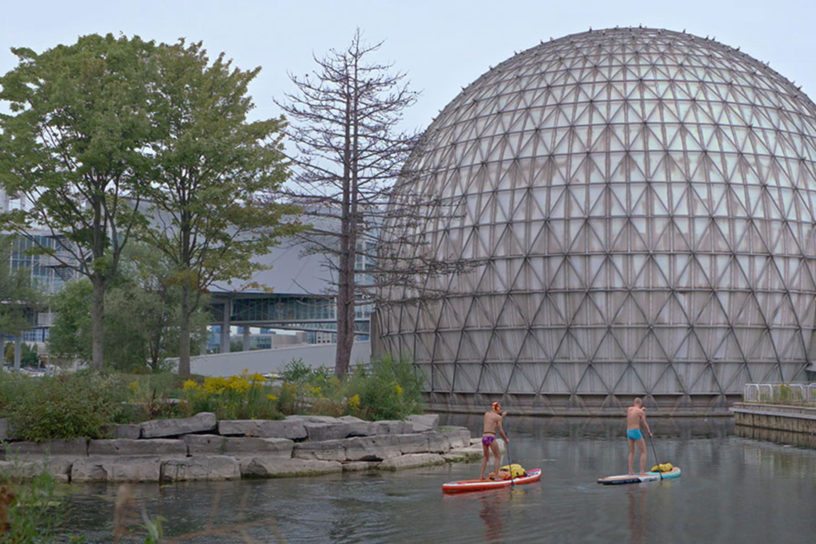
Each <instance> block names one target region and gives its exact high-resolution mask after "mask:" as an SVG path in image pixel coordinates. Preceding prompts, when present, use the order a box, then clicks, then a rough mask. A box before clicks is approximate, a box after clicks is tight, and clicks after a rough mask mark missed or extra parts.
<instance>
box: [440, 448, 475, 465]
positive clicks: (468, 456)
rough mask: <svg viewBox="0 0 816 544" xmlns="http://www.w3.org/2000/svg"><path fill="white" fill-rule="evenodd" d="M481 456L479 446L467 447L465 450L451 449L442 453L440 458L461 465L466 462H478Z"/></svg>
mask: <svg viewBox="0 0 816 544" xmlns="http://www.w3.org/2000/svg"><path fill="white" fill-rule="evenodd" d="M482 456H483V452H482V447H481V446H467V447H465V448H456V449H452V450H450V451H449V452H447V453H443V454H442V457H443V458H444V459H445V461H447V462H449V463H463V462H467V461H478V460H479V459H481V458H482Z"/></svg>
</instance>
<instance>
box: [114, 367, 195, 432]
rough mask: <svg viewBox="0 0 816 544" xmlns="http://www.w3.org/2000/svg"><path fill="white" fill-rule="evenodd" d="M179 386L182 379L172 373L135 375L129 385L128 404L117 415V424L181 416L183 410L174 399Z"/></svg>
mask: <svg viewBox="0 0 816 544" xmlns="http://www.w3.org/2000/svg"><path fill="white" fill-rule="evenodd" d="M124 378H125V376H123V379H124ZM179 386H180V378H179V377H178V375H176V374H172V373H170V372H159V373H155V374H144V375H133V376H132V379H131V380H130V381H128V383H127V392H128V394H127V399H126V401H127V404H126V405H124V406H123V407H122V409H121V410H120V412H119V413H118V414H117V416H116V423H138V422H141V421H145V420H148V419H158V418H172V417H177V416H179V415H180V414H181V412H182V409H181V408H180V407H179V405H178V402H174V400H175V399H173V397H174V396H178V394H179Z"/></svg>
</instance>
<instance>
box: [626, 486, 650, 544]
mask: <svg viewBox="0 0 816 544" xmlns="http://www.w3.org/2000/svg"><path fill="white" fill-rule="evenodd" d="M626 498H627V499H628V503H629V511H628V515H629V544H643V540H644V539H643V535H644V533H645V526H646V490H645V489H644V488H643V487H641V486H640V485H631V486H629V487H628V488H627V489H626Z"/></svg>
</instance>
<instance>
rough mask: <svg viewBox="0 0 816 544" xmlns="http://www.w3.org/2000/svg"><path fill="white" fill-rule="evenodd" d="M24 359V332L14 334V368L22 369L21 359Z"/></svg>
mask: <svg viewBox="0 0 816 544" xmlns="http://www.w3.org/2000/svg"><path fill="white" fill-rule="evenodd" d="M22 360H23V333H22V332H18V333H17V334H16V335H15V336H14V370H20V361H22Z"/></svg>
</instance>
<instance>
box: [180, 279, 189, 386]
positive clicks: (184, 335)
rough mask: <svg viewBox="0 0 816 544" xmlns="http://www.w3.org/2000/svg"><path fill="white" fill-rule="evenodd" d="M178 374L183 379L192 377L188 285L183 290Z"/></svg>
mask: <svg viewBox="0 0 816 544" xmlns="http://www.w3.org/2000/svg"><path fill="white" fill-rule="evenodd" d="M178 374H179V376H181V377H182V378H187V377H189V376H190V289H189V287H187V286H186V285H185V286H182V288H181V327H180V329H179V363H178Z"/></svg>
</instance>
